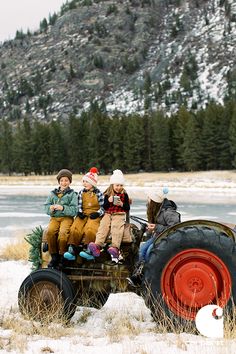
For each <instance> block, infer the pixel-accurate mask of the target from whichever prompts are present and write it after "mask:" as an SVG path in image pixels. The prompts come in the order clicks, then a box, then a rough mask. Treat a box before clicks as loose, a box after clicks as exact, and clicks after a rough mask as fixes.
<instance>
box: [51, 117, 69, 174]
mask: <svg viewBox="0 0 236 354" xmlns="http://www.w3.org/2000/svg"><path fill="white" fill-rule="evenodd" d="M49 151H50V154H49V156H50V173H54V172H57V171H59V170H60V169H62V168H65V166H66V167H68V159H67V151H66V144H65V134H63V127H62V126H61V124H60V123H58V122H55V121H53V122H52V123H51V124H50V126H49Z"/></svg>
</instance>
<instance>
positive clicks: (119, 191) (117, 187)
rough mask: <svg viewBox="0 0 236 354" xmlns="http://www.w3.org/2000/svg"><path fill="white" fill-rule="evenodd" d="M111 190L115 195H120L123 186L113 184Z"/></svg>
mask: <svg viewBox="0 0 236 354" xmlns="http://www.w3.org/2000/svg"><path fill="white" fill-rule="evenodd" d="M113 189H114V191H115V192H116V193H121V192H122V190H123V184H113Z"/></svg>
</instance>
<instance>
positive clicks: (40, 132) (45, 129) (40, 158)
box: [32, 122, 51, 175]
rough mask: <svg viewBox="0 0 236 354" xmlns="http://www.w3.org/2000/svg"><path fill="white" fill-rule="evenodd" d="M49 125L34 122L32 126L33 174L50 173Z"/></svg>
mask: <svg viewBox="0 0 236 354" xmlns="http://www.w3.org/2000/svg"><path fill="white" fill-rule="evenodd" d="M49 140H50V126H49V125H46V124H43V123H40V122H36V123H35V124H34V127H33V133H32V141H33V143H32V145H33V151H34V158H33V171H34V173H35V174H39V175H41V174H50V173H51V170H50V143H49Z"/></svg>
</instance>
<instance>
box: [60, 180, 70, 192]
mask: <svg viewBox="0 0 236 354" xmlns="http://www.w3.org/2000/svg"><path fill="white" fill-rule="evenodd" d="M59 185H60V188H61V190H62V191H64V190H65V189H66V188H68V187H69V185H70V180H69V178H68V177H61V178H60V181H59Z"/></svg>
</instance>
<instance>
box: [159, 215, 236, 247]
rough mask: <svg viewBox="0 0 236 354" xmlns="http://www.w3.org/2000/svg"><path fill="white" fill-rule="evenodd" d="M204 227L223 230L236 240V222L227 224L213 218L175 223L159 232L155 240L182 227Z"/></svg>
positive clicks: (218, 230)
mask: <svg viewBox="0 0 236 354" xmlns="http://www.w3.org/2000/svg"><path fill="white" fill-rule="evenodd" d="M195 226H197V227H202V228H208V229H212V230H215V231H217V232H222V233H224V234H225V235H226V236H228V237H230V238H232V239H233V240H234V242H236V225H235V224H227V223H221V222H216V221H212V220H202V219H199V220H187V221H183V222H181V223H178V224H175V225H173V226H171V227H169V228H168V229H166V230H165V231H163V232H162V233H161V234H159V235H158V236H157V237H156V238H155V241H154V244H157V243H159V242H160V241H161V240H162V239H163V238H166V237H168V236H169V235H171V234H172V233H173V232H175V231H176V230H178V229H181V228H186V227H195Z"/></svg>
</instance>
